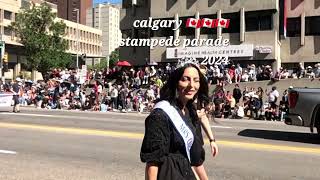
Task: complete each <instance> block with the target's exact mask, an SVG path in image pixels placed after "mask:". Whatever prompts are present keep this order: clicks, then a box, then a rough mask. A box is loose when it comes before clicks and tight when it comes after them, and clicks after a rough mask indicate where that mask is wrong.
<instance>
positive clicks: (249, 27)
mask: <svg viewBox="0 0 320 180" xmlns="http://www.w3.org/2000/svg"><path fill="white" fill-rule="evenodd" d="M245 16H246V17H245V23H246V31H266V30H272V29H273V20H272V18H273V12H272V11H250V12H246V13H245ZM239 21H240V18H239ZM230 24H231V22H230Z"/></svg>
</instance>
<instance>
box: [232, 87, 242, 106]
mask: <svg viewBox="0 0 320 180" xmlns="http://www.w3.org/2000/svg"><path fill="white" fill-rule="evenodd" d="M233 97H234V99H235V100H236V103H239V101H240V99H241V97H242V94H241V90H240V88H239V84H236V85H235V87H234V89H233Z"/></svg>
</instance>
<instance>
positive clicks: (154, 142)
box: [140, 64, 216, 180]
mask: <svg viewBox="0 0 320 180" xmlns="http://www.w3.org/2000/svg"><path fill="white" fill-rule="evenodd" d="M160 93H161V95H160V99H159V101H158V103H157V104H156V105H155V108H154V109H153V111H152V112H151V113H150V115H149V116H148V117H147V119H146V121H145V128H146V129H145V136H144V139H143V143H142V147H141V152H140V158H141V161H142V162H146V179H159V180H161V179H166V180H176V179H178V180H179V179H181V180H182V179H185V180H189V179H190V180H191V179H192V180H193V179H196V176H195V174H194V172H193V170H192V168H191V166H193V165H195V166H197V165H200V164H201V167H202V169H203V171H199V172H200V173H205V171H204V168H203V166H202V163H203V161H204V154H205V153H204V149H203V147H202V145H201V138H202V135H200V134H199V131H198V130H199V129H198V127H200V123H199V120H198V116H197V111H196V108H195V106H194V105H193V101H194V99H197V101H198V103H200V104H202V103H203V102H204V101H205V99H206V98H207V96H208V86H207V83H206V81H205V78H204V76H203V75H202V74H201V73H200V71H199V69H198V67H197V66H196V65H194V64H185V65H183V66H181V67H179V68H177V69H176V70H175V71H174V72H173V73H172V74H171V75H170V76H169V79H168V81H167V83H166V84H165V85H164V87H163V88H162V89H161V91H160ZM200 132H201V131H200ZM213 141H214V140H213V139H212V142H213ZM215 147H216V146H215ZM198 176H199V177H202V176H206V174H198Z"/></svg>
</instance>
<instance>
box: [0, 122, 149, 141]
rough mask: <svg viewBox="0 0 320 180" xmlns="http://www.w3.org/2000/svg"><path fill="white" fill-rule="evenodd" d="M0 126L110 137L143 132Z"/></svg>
mask: <svg viewBox="0 0 320 180" xmlns="http://www.w3.org/2000/svg"><path fill="white" fill-rule="evenodd" d="M0 127H3V128H12V129H32V130H39V131H46V132H56V133H68V134H79V135H95V136H111V137H123V138H133V139H142V138H143V134H139V133H129V132H117V131H106V130H96V129H84V128H70V127H68V128H65V127H58V126H45V125H30V124H19V123H0Z"/></svg>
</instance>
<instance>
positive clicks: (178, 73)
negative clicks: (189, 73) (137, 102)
mask: <svg viewBox="0 0 320 180" xmlns="http://www.w3.org/2000/svg"><path fill="white" fill-rule="evenodd" d="M189 67H193V68H195V69H197V71H198V73H199V77H200V87H199V90H198V92H197V94H196V95H195V96H194V98H193V99H192V100H190V101H189V102H188V103H187V105H186V106H187V108H188V109H189V111H195V110H196V107H194V105H193V102H194V100H195V99H197V109H199V108H204V107H206V106H207V105H208V104H209V101H210V100H209V95H208V93H209V87H208V83H207V80H206V78H205V77H204V75H203V74H202V73H201V71H200V70H199V68H198V67H197V66H196V65H194V64H186V65H185V66H183V67H180V68H178V69H176V70H175V71H173V72H172V73H171V74H170V75H169V78H168V80H167V82H166V83H165V84H164V86H163V87H162V88H161V90H160V99H159V100H158V101H162V100H166V101H168V102H170V104H172V105H173V106H178V107H180V105H181V104H180V102H178V99H177V89H178V84H179V80H180V79H181V78H182V75H183V73H184V71H185V69H186V68H189ZM191 114H194V112H191Z"/></svg>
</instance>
